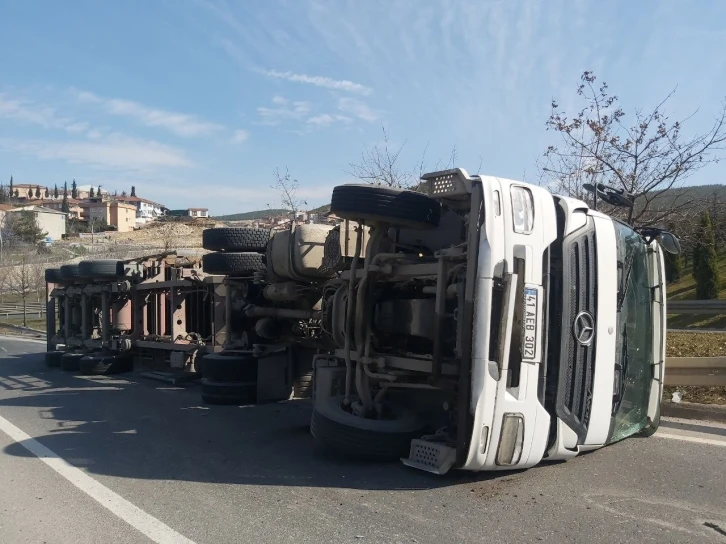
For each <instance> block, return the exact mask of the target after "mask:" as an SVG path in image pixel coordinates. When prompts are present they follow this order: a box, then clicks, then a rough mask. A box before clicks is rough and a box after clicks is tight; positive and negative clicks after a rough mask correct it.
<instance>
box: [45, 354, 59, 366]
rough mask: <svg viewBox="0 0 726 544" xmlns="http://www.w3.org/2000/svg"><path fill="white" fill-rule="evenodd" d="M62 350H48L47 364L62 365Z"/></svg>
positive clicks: (46, 355)
mask: <svg viewBox="0 0 726 544" xmlns="http://www.w3.org/2000/svg"><path fill="white" fill-rule="evenodd" d="M62 357H63V352H62V351H48V352H46V354H45V366H49V367H58V366H61V358H62Z"/></svg>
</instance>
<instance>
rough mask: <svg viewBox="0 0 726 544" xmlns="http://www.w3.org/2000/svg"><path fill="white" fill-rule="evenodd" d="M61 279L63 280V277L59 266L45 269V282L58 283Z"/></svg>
mask: <svg viewBox="0 0 726 544" xmlns="http://www.w3.org/2000/svg"><path fill="white" fill-rule="evenodd" d="M61 281H63V278H62V277H61V271H60V269H59V268H46V269H45V283H60V282H61Z"/></svg>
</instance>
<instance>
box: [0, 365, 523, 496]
mask: <svg viewBox="0 0 726 544" xmlns="http://www.w3.org/2000/svg"><path fill="white" fill-rule="evenodd" d="M27 408H33V410H32V411H30V410H27ZM0 410H2V413H3V415H5V416H6V417H7V418H9V419H11V420H12V421H13V423H14V424H16V425H17V426H18V427H20V428H22V429H23V430H24V431H26V432H27V433H28V434H31V435H32V436H34V437H35V438H36V440H38V441H39V442H41V443H42V444H43V445H45V446H46V447H48V448H50V449H51V450H52V451H54V452H55V453H56V454H58V455H60V456H62V457H63V458H64V459H66V460H67V461H68V462H70V463H72V464H73V465H75V466H78V467H82V468H84V469H86V470H88V471H89V472H91V473H95V474H101V475H109V476H117V477H123V478H143V479H153V480H179V481H191V482H208V483H225V484H241V485H273V486H306V487H336V488H349V489H366V490H416V489H432V488H438V487H443V486H451V485H466V484H472V483H474V482H485V481H487V480H494V481H493V482H490V485H492V486H495V487H498V486H500V485H501V484H502V483H503V482H507V481H511V480H512V479H513V478H516V474H512V473H511V472H510V473H507V474H498V473H481V474H474V473H465V472H452V473H450V474H448V475H447V476H445V477H439V476H435V475H430V474H427V473H424V472H419V471H415V470H412V469H407V468H406V467H404V466H403V465H401V464H399V463H386V464H380V463H375V464H371V463H364V462H356V461H352V460H349V459H345V458H340V457H338V456H334V455H332V454H329V453H326V452H323V451H321V450H320V449H319V448H317V447H316V444H315V443H314V440H313V438H312V437H311V436H310V434H309V430H308V427H309V419H310V410H311V404H310V402H309V401H288V402H284V403H276V404H266V405H258V406H249V407H221V406H219V407H218V406H207V405H203V404H202V403H201V395H200V392H199V389H198V387H196V386H191V387H187V388H179V387H173V386H169V385H166V384H162V383H160V382H152V381H149V380H146V379H144V378H139V377H136V376H134V375H120V376H113V377H92V378H87V377H82V376H75V375H73V374H72V373H67V372H63V371H62V370H60V369H51V368H47V367H45V364H44V361H43V355H42V354H25V355H19V356H17V357H12V356H7V355H4V358H3V359H2V360H0ZM37 414H40V417H41V419H45V420H52V421H51V422H49V421H39V420H38V416H37ZM4 453H5V454H8V455H15V456H31V455H32V454H31V453H30V452H29V451H28V450H26V449H25V447H23V445H22V444H21V443H14V444H12V445H10V446H7V447H6V448H5V449H4Z"/></svg>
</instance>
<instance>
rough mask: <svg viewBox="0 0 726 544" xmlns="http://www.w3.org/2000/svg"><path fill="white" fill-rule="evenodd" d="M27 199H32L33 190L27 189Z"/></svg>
mask: <svg viewBox="0 0 726 544" xmlns="http://www.w3.org/2000/svg"><path fill="white" fill-rule="evenodd" d="M28 198H29V199H30V198H33V189H30V188H29V189H28Z"/></svg>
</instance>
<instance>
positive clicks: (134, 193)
mask: <svg viewBox="0 0 726 544" xmlns="http://www.w3.org/2000/svg"><path fill="white" fill-rule="evenodd" d="M10 183H11V186H12V181H11V182H10ZM124 192H125V191H124ZM131 196H136V186H135V185H132V186H131Z"/></svg>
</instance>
